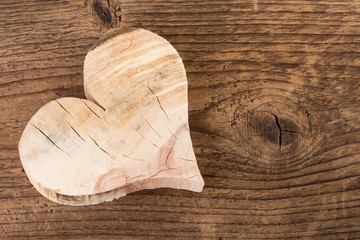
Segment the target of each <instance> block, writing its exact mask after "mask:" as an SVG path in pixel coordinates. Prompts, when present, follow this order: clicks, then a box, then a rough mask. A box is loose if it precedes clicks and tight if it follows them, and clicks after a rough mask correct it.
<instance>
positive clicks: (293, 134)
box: [246, 111, 303, 151]
mask: <svg viewBox="0 0 360 240" xmlns="http://www.w3.org/2000/svg"><path fill="white" fill-rule="evenodd" d="M246 118H247V120H248V126H247V128H248V129H247V131H248V133H249V135H250V136H252V137H255V138H256V137H259V139H261V140H262V141H261V144H268V145H269V146H268V147H269V148H273V149H274V150H278V151H285V150H287V149H290V150H294V149H295V148H297V147H298V146H299V143H300V142H301V140H302V138H303V137H302V133H301V131H300V129H299V126H298V125H297V123H296V122H294V121H293V120H292V119H288V118H284V117H283V116H281V115H277V114H274V113H271V112H258V111H255V112H249V113H248V114H247V116H246Z"/></svg>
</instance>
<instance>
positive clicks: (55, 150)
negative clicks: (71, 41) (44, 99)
mask: <svg viewBox="0 0 360 240" xmlns="http://www.w3.org/2000/svg"><path fill="white" fill-rule="evenodd" d="M105 36H106V37H104V38H103V39H102V40H100V41H99V42H98V44H96V45H95V47H94V48H93V49H92V50H91V51H90V52H89V53H88V54H87V56H86V58H85V62H84V87H85V94H86V97H87V99H88V100H86V99H79V98H70V97H69V98H60V99H57V100H54V101H51V102H49V103H47V104H46V105H45V106H43V107H42V108H41V109H40V110H38V112H37V113H36V114H35V115H34V116H33V117H32V118H31V120H30V121H29V123H28V124H27V126H26V128H25V130H24V132H23V135H22V137H21V140H20V143H19V152H20V158H21V162H22V164H23V167H24V169H25V171H26V173H27V176H28V178H29V180H30V182H31V183H32V184H33V185H34V187H35V188H36V189H37V190H38V191H39V192H40V193H41V194H42V195H44V196H45V197H47V198H48V199H50V200H53V201H55V202H59V203H62V204H70V205H85V204H95V203H99V202H103V201H110V200H113V199H114V198H119V197H122V196H125V195H126V194H127V193H129V192H134V191H138V190H142V189H154V188H164V187H166V188H168V187H170V188H177V189H186V190H191V191H196V192H199V191H201V190H202V188H203V186H204V181H203V179H202V177H201V174H200V172H199V169H198V166H197V162H196V159H195V155H194V151H193V148H192V143H191V138H190V132H189V125H188V107H187V106H188V102H187V79H186V73H185V69H184V65H183V63H182V60H181V58H180V56H179V55H178V53H177V51H176V50H175V49H174V48H173V46H172V45H171V44H170V43H169V42H167V41H166V40H165V39H163V38H162V37H160V36H158V35H156V34H154V33H151V32H149V31H146V30H143V29H138V30H133V31H130V32H125V33H121V34H117V35H116V34H114V33H113V32H112V33H108V34H107V35H105Z"/></svg>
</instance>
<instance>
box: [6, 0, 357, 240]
mask: <svg viewBox="0 0 360 240" xmlns="http://www.w3.org/2000/svg"><path fill="white" fill-rule="evenodd" d="M110 3H111V2H110ZM102 4H104V6H107V5H106V4H107V2H106V1H104V2H103V3H102ZM0 7H1V12H0V25H1V27H0V38H1V41H0V46H1V47H0V52H1V53H0V59H1V60H0V64H1V65H0V70H1V73H0V95H1V97H0V107H1V111H2V114H1V115H0V128H1V131H0V137H1V138H0V139H1V142H0V149H1V151H0V186H1V188H0V214H1V215H0V223H1V224H0V236H1V237H2V238H5V239H6V238H10V237H14V238H23V239H28V238H44V239H49V238H51V239H58V238H67V239H84V238H88V239H100V238H103V239H119V238H120V239H216V240H219V239H223V240H224V239H357V238H358V236H359V235H360V226H359V220H360V174H359V173H360V164H359V163H360V159H359V153H360V135H359V130H360V128H359V118H360V104H359V100H360V99H359V98H360V97H359V93H360V82H359V80H358V78H359V75H360V70H359V69H360V68H359V67H360V61H359V59H360V58H359V57H360V23H359V13H360V4H359V2H358V1H336V0H325V1H311V0H283V1H280V0H271V1H255V0H254V1H252V0H239V1H236V0H229V1H205V0H203V1H200V0H199V1H191V2H190V1H183V0H176V1H175V0H170V1H165V0H156V1H145V0H144V1H133V0H127V1H123V2H122V3H121V4H120V8H119V9H120V10H121V15H120V16H121V24H123V25H125V26H132V27H137V28H138V27H143V28H146V29H148V30H151V31H153V32H155V33H157V34H159V35H160V36H162V37H164V38H166V39H167V40H169V42H170V43H172V44H173V45H174V47H175V48H176V49H177V50H178V52H179V54H180V56H181V57H182V59H183V61H184V65H185V68H186V70H187V76H188V82H189V123H190V129H191V137H192V141H193V144H194V151H195V155H196V158H197V161H198V164H199V168H200V171H201V173H202V174H203V176H204V180H205V183H206V187H205V188H204V190H203V192H202V193H200V194H199V193H191V192H184V191H181V192H180V191H177V190H172V189H160V190H151V191H147V190H146V191H142V192H137V193H134V194H129V195H128V196H127V197H126V198H121V199H119V200H116V201H113V202H110V203H104V204H101V205H96V206H88V207H69V206H61V205H58V204H55V203H51V202H49V201H48V200H46V199H44V198H43V197H42V196H40V194H39V193H38V192H37V191H36V190H35V189H34V188H33V187H32V186H31V184H30V182H29V181H28V180H27V178H26V174H25V173H24V172H23V171H22V167H21V163H20V159H19V155H18V151H17V145H18V141H19V139H20V136H21V133H22V131H23V129H24V127H25V125H26V123H27V122H28V121H29V119H30V118H31V116H32V115H33V114H34V113H35V112H36V111H37V110H38V109H39V108H40V107H41V106H43V105H44V104H45V103H47V102H49V101H51V100H54V99H56V98H59V97H67V96H75V97H82V98H83V97H84V92H83V85H82V79H83V74H82V66H83V61H84V58H85V55H86V53H87V52H88V50H89V49H90V48H91V46H92V44H93V43H94V42H95V41H96V40H97V39H98V38H99V37H100V36H101V35H103V34H104V32H105V31H106V29H105V28H106V27H103V26H102V22H101V20H98V19H95V17H97V15H94V14H93V13H91V12H90V11H89V5H84V3H83V2H82V1H35V0H32V1H24V2H21V3H20V2H18V1H10V0H3V1H1V3H0ZM115 9H116V8H115ZM110 13H112V14H115V12H113V11H112V10H110ZM118 15H119V14H118ZM100 16H102V15H101V14H100ZM104 19H105V20H104V21H105V22H106V21H108V20H106V19H108V18H104ZM116 19H118V18H116ZM113 21H114V18H111V21H110V25H111V24H113ZM275 116H276V117H275Z"/></svg>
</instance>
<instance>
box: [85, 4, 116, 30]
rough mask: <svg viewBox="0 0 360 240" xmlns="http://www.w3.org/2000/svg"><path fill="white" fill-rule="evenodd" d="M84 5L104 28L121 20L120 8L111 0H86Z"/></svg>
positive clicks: (112, 26) (113, 25)
mask: <svg viewBox="0 0 360 240" xmlns="http://www.w3.org/2000/svg"><path fill="white" fill-rule="evenodd" d="M86 5H87V6H88V9H89V10H90V12H91V13H92V15H93V17H94V18H95V19H96V20H97V21H98V22H100V23H101V24H102V25H103V26H104V27H106V28H114V27H116V26H118V25H119V23H120V21H121V8H120V6H116V5H115V4H114V3H113V2H112V1H110V0H107V1H104V0H87V1H86Z"/></svg>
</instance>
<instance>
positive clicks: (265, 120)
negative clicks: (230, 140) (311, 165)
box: [231, 102, 316, 165]
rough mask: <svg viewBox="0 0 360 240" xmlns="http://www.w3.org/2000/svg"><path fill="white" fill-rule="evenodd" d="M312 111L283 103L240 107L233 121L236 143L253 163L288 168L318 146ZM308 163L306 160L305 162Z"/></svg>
mask: <svg viewBox="0 0 360 240" xmlns="http://www.w3.org/2000/svg"><path fill="white" fill-rule="evenodd" d="M312 125H313V124H312V118H311V114H309V111H307V110H304V109H302V108H301V107H299V106H298V105H295V104H291V103H283V102H276V103H275V102H265V103H264V102H262V103H259V102H258V103H255V104H251V103H250V104H249V105H247V106H244V108H237V110H236V111H235V113H234V116H233V120H232V124H231V126H232V128H233V129H234V132H235V133H236V135H237V137H236V139H235V140H236V141H238V142H239V144H241V146H242V148H243V150H245V151H246V152H247V155H248V156H251V157H250V158H249V161H251V160H254V161H256V162H262V164H266V165H279V164H280V165H288V164H289V163H290V162H294V161H295V162H296V161H303V160H304V159H303V158H302V156H305V155H309V154H310V152H311V151H312V149H313V147H314V145H315V144H314V142H315V140H316V137H315V136H316V134H314V129H313V127H312ZM304 161H305V160H304Z"/></svg>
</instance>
